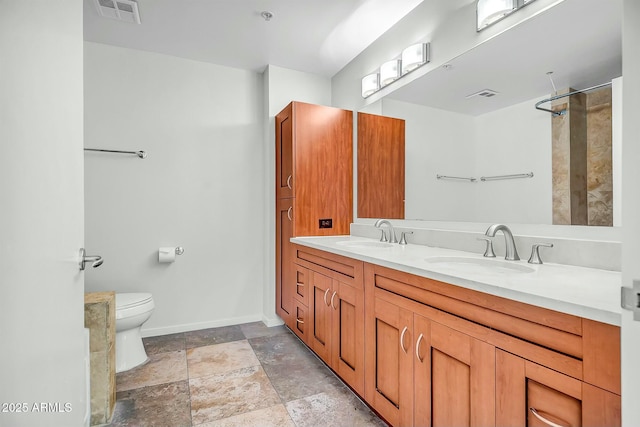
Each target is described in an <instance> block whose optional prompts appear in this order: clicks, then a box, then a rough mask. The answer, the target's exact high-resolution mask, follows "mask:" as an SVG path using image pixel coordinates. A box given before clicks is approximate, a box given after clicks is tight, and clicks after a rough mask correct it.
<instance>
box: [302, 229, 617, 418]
mask: <svg viewBox="0 0 640 427" xmlns="http://www.w3.org/2000/svg"><path fill="white" fill-rule="evenodd" d="M292 242H293V263H294V265H295V279H296V292H295V295H294V296H293V305H294V307H295V310H294V315H295V324H294V327H293V328H292V330H293V331H294V332H295V333H296V334H297V335H298V336H299V337H300V338H301V339H302V340H303V341H304V342H305V343H306V344H307V345H308V346H309V347H310V348H311V349H312V350H313V351H314V352H316V353H317V354H318V356H320V357H321V358H322V360H324V361H325V363H326V364H327V365H328V366H330V367H331V368H332V369H333V370H334V371H335V372H336V373H337V374H338V375H339V376H340V377H341V378H342V379H343V380H344V381H345V382H346V383H347V384H348V385H349V386H350V387H351V388H352V389H353V390H355V391H356V392H357V393H358V394H359V395H360V396H361V397H362V398H364V400H365V401H366V402H367V403H368V404H369V405H370V406H371V407H372V408H373V409H374V410H375V411H377V412H378V413H379V414H380V415H381V416H382V417H383V418H384V419H385V420H386V421H388V422H389V423H390V424H392V425H394V426H410V425H433V426H439V425H460V426H462V425H473V426H485V425H486V426H489V425H491V426H493V425H497V426H505V425H509V426H516V425H520V426H524V425H572V426H577V425H583V426H589V425H593V426H596V425H597V426H617V425H620V329H619V322H620V309H619V308H618V307H619V303H618V302H619V300H618V297H619V286H620V274H619V273H617V272H611V271H605V270H597V269H590V268H584V267H573V266H564V265H557V264H556V265H553V264H544V265H531V264H527V262H526V261H512V262H506V261H502V260H495V259H487V258H483V257H482V256H481V255H477V254H471V253H467V252H462V251H456V250H450V249H441V248H432V247H427V246H421V245H406V246H404V245H398V244H389V243H384V242H379V241H377V240H374V239H367V238H363V237H354V236H330V237H301V238H294V239H292Z"/></svg>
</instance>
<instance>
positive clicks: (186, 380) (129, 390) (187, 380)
mask: <svg viewBox="0 0 640 427" xmlns="http://www.w3.org/2000/svg"><path fill="white" fill-rule="evenodd" d="M181 382H186V383H187V388H188V387H189V378H185V379H181V380H176V381H169V382H166V383H159V384H150V385H145V386H142V387H136V388H130V389H127V390H120V391H116V402H117V401H118V398H117V395H118V394H119V393H128V392H134V391H141V390H144V389H145V388H150V387H159V386H163V385H170V384H176V383H181ZM189 401H191V394H189Z"/></svg>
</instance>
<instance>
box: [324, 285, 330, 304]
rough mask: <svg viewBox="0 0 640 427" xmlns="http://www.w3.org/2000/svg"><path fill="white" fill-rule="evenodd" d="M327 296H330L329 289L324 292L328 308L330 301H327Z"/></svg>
mask: <svg viewBox="0 0 640 427" xmlns="http://www.w3.org/2000/svg"><path fill="white" fill-rule="evenodd" d="M327 295H329V288H327V290H326V291H324V305H326V306H327V307H328V306H329V301H327Z"/></svg>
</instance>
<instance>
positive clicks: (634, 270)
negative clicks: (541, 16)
mask: <svg viewBox="0 0 640 427" xmlns="http://www.w3.org/2000/svg"><path fill="white" fill-rule="evenodd" d="M622 31H623V33H622V54H623V58H624V60H623V62H622V67H623V68H622V75H623V76H624V87H623V100H622V103H623V113H622V114H623V123H624V126H623V128H622V133H623V135H622V140H623V151H624V156H623V157H622V166H623V168H622V180H623V186H622V197H623V198H624V204H623V206H622V209H623V210H622V230H623V239H622V282H623V285H624V286H627V287H631V286H632V282H633V280H640V263H639V262H638V260H640V238H639V237H640V187H639V186H638V182H640V169H639V168H638V159H640V121H639V120H638V117H639V116H640V97H639V94H640V51H639V50H638V44H640V2H638V1H637V0H624V18H623V24H622ZM638 360H640V321H634V320H633V314H632V313H631V312H630V311H627V310H623V311H622V425H623V426H625V427H627V426H628V427H631V426H636V425H638V420H640V405H638V402H639V401H640V364H639V363H638Z"/></svg>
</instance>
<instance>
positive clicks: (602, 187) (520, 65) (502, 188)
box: [358, 0, 622, 226]
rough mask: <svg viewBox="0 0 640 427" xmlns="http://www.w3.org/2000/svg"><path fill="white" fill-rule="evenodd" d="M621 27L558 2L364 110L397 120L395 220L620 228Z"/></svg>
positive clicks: (585, 5) (615, 4)
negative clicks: (400, 210)
mask: <svg viewBox="0 0 640 427" xmlns="http://www.w3.org/2000/svg"><path fill="white" fill-rule="evenodd" d="M469 25H474V23H473V22H470V23H469ZM621 25H622V1H621V0H610V1H606V2H603V1H599V0H565V1H564V2H562V3H560V4H558V5H556V6H554V7H552V8H549V9H548V10H546V11H543V12H541V13H540V14H538V15H537V16H534V17H532V18H530V19H528V20H526V21H524V22H522V23H520V24H518V25H517V26H515V27H513V28H511V29H509V30H507V31H505V32H503V33H501V34H499V35H497V36H495V37H493V38H491V39H490V40H488V41H486V42H484V43H482V44H481V45H479V46H477V47H475V48H474V49H472V50H470V51H468V52H466V53H465V54H463V55H461V56H458V57H456V58H452V59H451V60H450V61H449V62H447V63H446V65H445V66H443V67H439V68H436V69H434V70H432V71H430V72H429V73H427V74H426V75H425V76H423V77H421V78H420V79H417V80H415V81H413V82H411V83H409V84H407V85H405V86H403V87H400V88H399V89H397V90H395V91H394V92H393V93H391V94H389V95H387V96H386V97H384V98H383V99H381V100H378V101H377V102H376V103H375V104H371V105H368V106H367V107H366V108H365V109H363V112H366V113H372V114H380V115H383V116H388V117H393V118H398V119H403V120H404V121H405V147H404V155H405V162H404V168H405V188H404V219H409V220H432V221H467V222H506V223H522V224H563V225H565V224H579V225H597V226H607V225H619V214H620V210H619V209H618V206H619V204H620V202H621V200H620V194H619V185H620V184H619V177H620V169H619V163H618V161H617V156H619V155H620V154H619V152H620V151H619V146H620V145H619V144H621V141H620V140H619V132H618V131H617V126H618V124H617V122H618V120H619V118H620V115H621V102H622V101H621V93H622V90H621V84H622V79H621V78H620V76H621V73H622V42H621ZM433 51H434V54H435V53H436V52H437V46H433ZM548 73H552V74H548ZM609 83H611V84H610V85H609ZM602 84H605V86H603V87H602V88H598V90H590V91H586V92H583V93H581V94H576V95H574V96H571V97H566V98H559V99H558V100H555V101H553V102H548V103H544V104H542V105H541V107H543V108H545V109H549V110H554V111H561V110H566V114H563V115H555V116H554V115H553V114H552V113H550V112H546V111H543V110H539V109H536V108H535V105H536V104H537V103H538V102H539V101H541V100H544V99H548V98H551V97H554V96H556V95H560V94H562V93H563V91H564V92H567V91H572V90H574V89H575V90H581V89H585V88H590V87H593V86H596V85H598V86H599V85H602ZM358 132H359V133H360V132H363V133H365V132H366V133H369V134H371V133H375V130H371V129H361V128H360V125H359V128H358ZM576 147H578V148H576ZM365 161H367V159H366V158H365V157H363V158H362V159H360V158H359V159H358V162H359V165H358V167H359V169H367V168H368V169H369V170H370V169H372V168H375V165H365V164H363V163H362V162H365ZM514 176H515V177H514ZM447 177H448V178H447ZM460 178H462V179H460ZM482 178H485V179H484V180H483V179H482ZM492 178H496V179H492ZM503 178H504V179H503ZM359 185H360V184H359ZM396 203H397V202H396ZM358 217H359V218H363V217H372V218H374V217H384V215H377V214H376V212H375V211H373V212H372V211H369V212H368V214H367V215H360V213H358Z"/></svg>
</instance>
